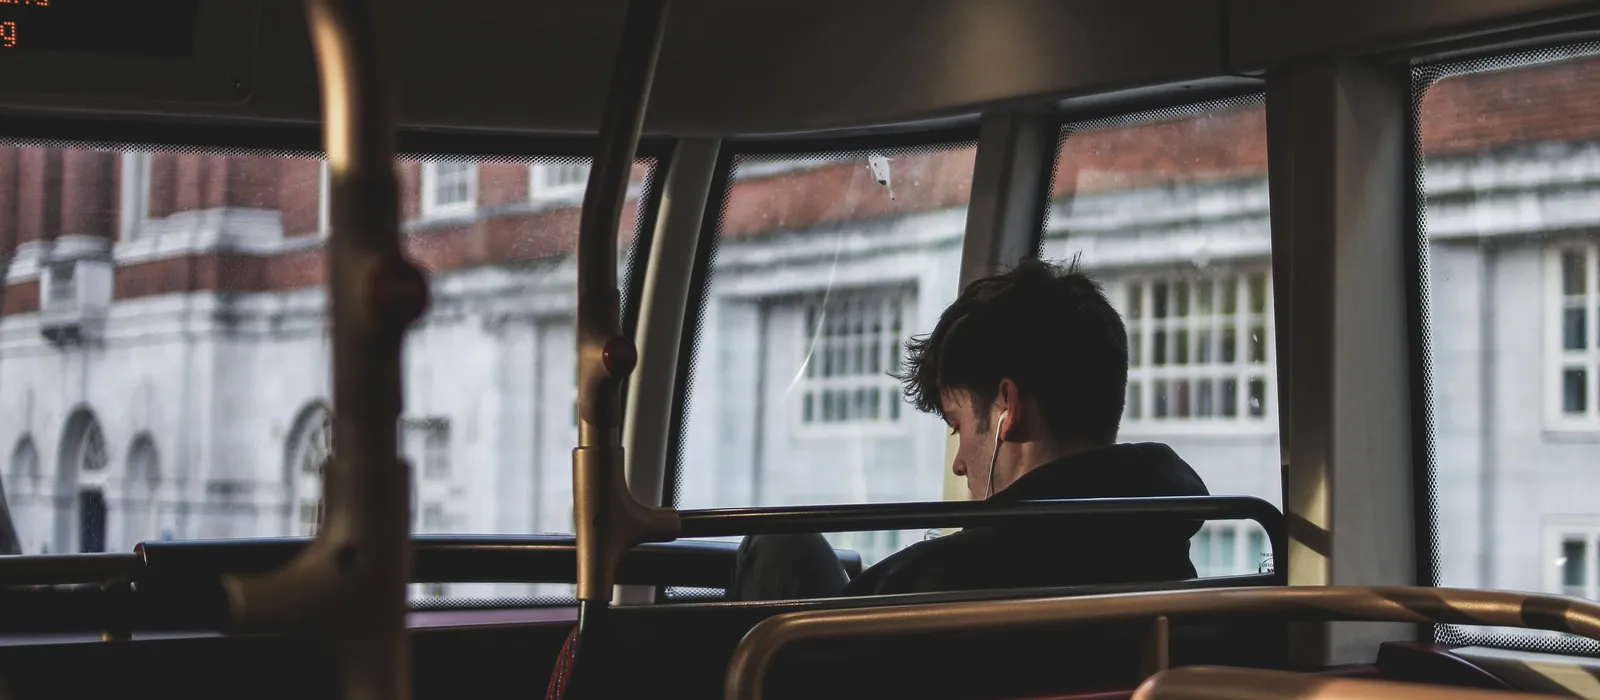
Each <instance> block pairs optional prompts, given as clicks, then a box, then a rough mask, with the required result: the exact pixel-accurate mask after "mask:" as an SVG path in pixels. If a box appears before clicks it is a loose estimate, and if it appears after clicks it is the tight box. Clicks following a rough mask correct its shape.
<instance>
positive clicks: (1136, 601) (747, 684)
mask: <svg viewBox="0 0 1600 700" xmlns="http://www.w3.org/2000/svg"><path fill="white" fill-rule="evenodd" d="M1250 616H1270V617H1273V618H1276V619H1284V620H1302V621H1329V620H1359V621H1368V622H1431V623H1449V624H1462V625H1489V626H1496V627H1522V628H1528V629H1539V630H1549V631H1554V632H1567V633H1571V634H1577V635H1581V636H1584V637H1588V638H1590V639H1600V604H1596V603H1593V602H1590V601H1586V600H1578V599H1575V598H1564V597H1560V596H1551V595H1535V594H1523V593H1510V592H1505V591H1479V590H1469V589H1458V588H1422V587H1400V586H1395V587H1372V588H1367V587H1361V586H1294V587H1276V586H1275V587H1263V588H1233V589H1222V590H1209V591H1162V592H1152V593H1128V594H1121V595H1104V596H1081V597H1073V598H1039V599H1032V600H995V601H981V602H972V603H952V604H947V605H905V606H897V607H879V608H857V609H850V610H822V611H815V612H802V613H788V614H784V615H777V616H774V617H771V618H768V619H767V620H764V621H762V622H761V623H760V624H758V625H756V626H755V627H754V628H753V629H751V630H750V632H749V633H748V634H746V635H745V637H744V639H743V640H741V641H740V642H739V646H738V647H737V648H735V649H734V653H733V659H732V661H731V662H730V663H729V665H728V675H727V684H726V687H725V692H726V697H727V698H728V699H729V700H743V699H745V698H751V699H754V698H760V697H761V691H762V686H763V684H764V683H765V682H766V675H767V671H768V669H769V668H770V667H771V665H772V660H773V659H774V658H775V657H776V656H777V655H778V653H779V652H780V651H782V650H784V649H786V648H788V647H790V646H792V645H794V644H796V643H799V642H815V641H823V640H839V639H866V638H873V639H887V638H904V637H913V636H917V635H924V634H929V633H934V632H986V631H995V630H1001V629H1004V630H1006V631H1007V632H1008V633H1017V632H1029V631H1036V630H1040V629H1049V628H1059V627H1069V626H1072V625H1081V624H1087V623H1096V622H1115V621H1130V620H1143V619H1152V618H1157V617H1166V618H1169V619H1171V620H1172V621H1174V622H1178V621H1191V620H1206V619H1213V620H1214V619H1218V618H1230V617H1250Z"/></svg>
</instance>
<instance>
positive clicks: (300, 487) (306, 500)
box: [289, 405, 333, 536]
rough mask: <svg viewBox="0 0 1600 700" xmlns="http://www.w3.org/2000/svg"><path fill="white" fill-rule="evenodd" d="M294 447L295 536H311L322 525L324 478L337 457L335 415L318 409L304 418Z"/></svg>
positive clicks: (292, 477) (292, 487)
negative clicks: (330, 462)
mask: <svg viewBox="0 0 1600 700" xmlns="http://www.w3.org/2000/svg"><path fill="white" fill-rule="evenodd" d="M294 435H295V438H294V442H293V443H292V444H291V446H290V450H291V452H290V468H291V470H292V472H293V473H291V474H290V475H289V478H290V479H291V481H292V482H293V483H292V486H291V498H292V500H291V504H292V505H291V508H292V512H293V517H294V522H293V524H292V528H291V529H292V532H291V534H294V535H299V536H310V535H315V534H316V533H317V527H318V526H319V525H320V524H321V523H322V476H323V473H324V470H325V468H326V466H327V462H328V458H329V457H330V456H332V455H333V413H332V412H331V411H329V410H328V408H327V407H326V406H322V405H317V406H314V407H313V408H310V409H308V410H307V411H306V412H304V414H303V415H302V417H301V419H300V422H299V424H298V425H297V426H296V428H295V432H294Z"/></svg>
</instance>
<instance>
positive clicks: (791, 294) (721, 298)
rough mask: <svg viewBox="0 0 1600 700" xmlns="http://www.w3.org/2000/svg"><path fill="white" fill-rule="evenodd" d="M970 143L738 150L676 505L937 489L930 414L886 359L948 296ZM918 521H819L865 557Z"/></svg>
mask: <svg viewBox="0 0 1600 700" xmlns="http://www.w3.org/2000/svg"><path fill="white" fill-rule="evenodd" d="M974 152H975V148H974V147H973V146H971V145H969V144H958V145H952V146H949V147H945V148H933V149H923V150H918V151H916V152H886V153H877V154H844V155H834V154H826V153H824V154H817V155H814V156H803V157H797V156H782V157H771V156H757V155H745V156H739V157H738V158H737V161H736V166H735V172H734V176H733V178H732V182H731V187H730V188H729V192H728V193H727V199H726V208H725V212H726V214H725V216H724V217H723V219H722V221H721V228H720V230H719V239H718V245H717V250H716V255H715V258H714V259H713V263H712V270H711V277H710V282H709V286H708V288H707V297H708V298H707V300H706V304H705V310H704V312H703V315H702V316H701V317H700V319H699V326H698V330H699V334H698V343H697V345H696V347H695V354H694V370H693V380H692V386H691V388H690V394H689V401H688V410H687V412H686V417H685V419H684V420H685V421H686V422H685V425H684V428H683V430H684V435H685V443H684V447H683V451H682V456H681V458H680V460H679V462H678V464H679V469H680V471H679V474H678V479H677V483H676V484H672V485H669V491H672V492H673V493H672V494H671V497H672V499H673V501H674V502H675V503H676V504H677V505H678V506H679V507H684V508H701V507H729V506H751V505H783V504H819V503H872V502H886V501H914V500H915V501H920V500H940V499H941V498H942V497H943V495H944V483H945V475H944V472H945V468H944V466H945V462H944V454H945V438H946V433H947V431H946V429H945V426H944V424H943V423H942V422H941V421H940V420H939V419H938V418H936V417H934V416H928V415H924V414H922V413H919V412H916V411H914V410H912V408H911V407H910V406H908V405H906V402H905V399H904V396H903V395H902V393H901V387H900V384H899V382H898V381H896V380H895V379H894V377H893V376H891V375H892V373H893V372H894V371H896V370H898V369H899V368H900V363H901V361H902V357H903V353H904V352H905V342H906V341H907V340H908V339H910V337H911V336H912V335H913V334H920V333H926V332H928V331H929V330H932V328H933V326H934V323H935V322H936V321H937V320H938V317H939V314H940V313H942V312H943V311H944V308H945V306H947V305H948V304H949V303H950V302H951V301H953V300H954V299H955V297H956V292H957V291H958V290H957V286H958V282H959V280H960V267H961V266H960V262H961V241H962V236H963V234H964V233H965V227H966V207H967V200H968V197H969V193H970V191H971V184H972V183H971V179H972V164H973V155H974ZM880 176H886V177H887V178H888V179H889V181H890V184H892V187H893V190H892V192H891V190H890V188H889V186H886V185H885V184H880ZM913 535H914V536H913ZM920 537H921V533H920V532H918V533H841V534H838V535H831V536H830V538H831V539H832V540H833V542H834V544H835V546H840V547H846V548H851V549H856V550H857V551H859V552H860V553H861V554H862V556H863V558H864V559H865V561H866V562H867V563H868V564H871V563H873V562H876V561H878V560H879V559H881V558H882V557H884V556H887V555H888V554H890V553H892V552H894V551H896V550H898V549H900V548H902V547H904V546H907V545H909V544H911V543H912V542H915V541H918V540H919V539H920Z"/></svg>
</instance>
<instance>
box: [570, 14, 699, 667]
mask: <svg viewBox="0 0 1600 700" xmlns="http://www.w3.org/2000/svg"><path fill="white" fill-rule="evenodd" d="M666 17H667V3H666V0H632V2H630V3H629V4H628V9H627V17H626V19H625V20H624V23H623V27H622V35H621V38H620V41H619V43H618V46H617V59H616V64H615V65H614V66H613V67H612V76H611V87H610V91H609V93H608V94H607V95H606V103H605V112H604V113H603V114H602V115H601V122H600V145H599V149H600V151H599V153H598V154H596V156H595V159H594V166H593V168H592V169H591V170H590V171H589V184H588V194H587V195H585V197H584V199H583V213H582V215H581V217H580V219H579V223H578V414H579V417H580V419H581V422H580V425H579V430H578V446H577V448H576V449H574V450H573V452H572V482H573V499H574V500H575V503H574V508H573V510H574V514H575V515H576V520H577V522H576V523H575V526H576V529H577V539H578V600H579V618H578V631H577V636H576V638H575V640H574V642H575V644H576V645H577V646H578V648H582V647H583V645H584V644H585V643H586V642H590V641H593V640H594V639H595V638H596V636H597V634H598V633H597V632H596V631H595V630H596V628H597V627H598V626H599V625H601V624H603V623H602V620H601V619H602V617H603V615H604V611H605V609H606V608H607V606H608V605H609V603H610V601H611V593H612V585H613V584H614V583H615V581H616V570H617V564H618V561H619V560H620V559H621V557H622V554H623V553H624V552H626V551H627V550H628V549H629V548H631V547H632V546H633V545H635V544H638V543H641V542H647V541H652V540H663V539H672V538H673V537H675V536H676V533H677V530H678V520H677V513H676V511H674V510H671V509H663V508H654V507H648V506H645V505H642V504H640V503H639V502H638V501H637V500H635V499H634V497H633V495H632V493H630V492H629V490H628V485H627V480H626V478H625V477H624V475H623V459H622V457H623V455H622V420H621V419H622V388H623V387H624V386H626V385H627V382H628V375H629V373H630V372H632V371H633V368H634V366H635V365H636V364H637V363H638V350H637V349H636V348H635V346H634V344H633V341H631V340H630V339H628V338H627V337H626V336H624V335H623V334H622V323H621V310H620V295H619V294H618V291H617V229H618V227H619V225H620V223H621V219H622V207H623V204H624V201H625V199H626V196H627V190H628V178H629V174H630V173H631V172H632V170H633V160H634V154H635V151H636V150H637V148H638V144H639V132H640V130H641V129H642V128H643V124H644V112H645V105H646V103H647V102H648V101H649V96H650V85H651V82H652V81H653V80H654V78H655V69H656V57H657V56H658V55H659V53H660V49H661V39H662V34H663V30H664V28H665V26H666ZM574 653H576V650H574ZM592 661H593V654H589V655H587V657H586V660H585V663H586V665H587V668H586V669H585V670H584V671H583V672H582V673H575V675H574V678H579V677H593V676H594V671H595V669H594V664H593V663H592ZM575 668H576V667H575Z"/></svg>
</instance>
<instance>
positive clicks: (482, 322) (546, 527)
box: [0, 145, 651, 597]
mask: <svg viewBox="0 0 1600 700" xmlns="http://www.w3.org/2000/svg"><path fill="white" fill-rule="evenodd" d="M396 168H397V173H398V175H399V181H400V190H401V197H402V208H403V216H402V223H401V225H402V228H403V231H404V234H405V245H406V247H407V248H408V250H409V252H410V254H411V255H412V256H413V257H414V258H415V259H416V260H417V261H418V262H419V263H420V264H421V266H422V267H423V268H424V269H425V270H426V271H427V272H428V274H430V275H431V277H432V291H433V301H432V307H431V308H430V310H429V312H428V314H427V315H426V316H425V317H424V318H423V319H421V320H420V321H419V322H418V323H417V324H416V325H415V326H414V327H413V329H412V331H411V334H410V338H409V342H408V345H407V348H406V353H405V381H406V392H407V395H406V406H405V414H404V415H403V416H402V417H401V420H400V423H399V425H398V426H397V433H398V434H397V440H398V447H399V450H400V452H401V453H402V454H403V455H404V456H405V457H406V458H407V460H408V461H409V462H410V464H411V465H412V474H413V477H414V479H415V485H414V489H413V491H414V493H415V495H416V502H415V503H414V504H413V525H414V528H415V529H416V531H418V532H421V533H430V534H437V533H491V534H494V533H506V534H514V533H531V532H571V531H572V523H571V515H570V513H571V503H572V493H571V478H572V477H571V474H572V453H571V451H572V448H573V446H574V445H575V444H576V441H577V433H576V427H575V426H574V425H572V422H571V408H570V407H571V405H572V403H573V398H574V394H575V390H574V383H573V379H572V378H573V376H574V374H575V371H576V364H575V359H574V350H575V347H574V346H575V343H576V341H575V338H574V334H573V323H574V321H573V316H574V309H575V307H576V299H575V291H574V290H575V281H576V270H575V267H574V264H573V258H572V254H573V250H574V245H575V242H576V237H577V221H578V207H579V205H580V203H581V200H582V197H583V191H584V188H585V182H586V177H587V170H588V168H587V163H586V162H584V161H579V160H573V159H554V158H550V159H539V160H535V161H531V162H530V161H526V160H524V161H517V160H515V159H501V160H483V161H474V160H463V159H454V160H451V159H441V160H430V161H419V160H403V161H401V162H399V163H397V165H396ZM650 168H651V162H650V161H641V162H640V163H639V164H638V165H637V167H636V168H635V173H634V183H633V184H634V186H633V188H632V190H631V191H630V195H629V196H630V197H631V198H633V199H634V200H635V201H637V200H640V199H643V197H642V196H641V195H642V194H643V193H644V192H645V191H646V189H645V188H646V187H648V183H649V181H650V180H649V175H650ZM330 186H331V183H330V176H329V173H328V170H327V168H326V165H325V164H324V163H322V162H320V161H318V160H315V159H310V158H298V157H278V156H272V155H267V154H254V155H248V154H239V153H238V152H230V153H201V152H194V151H192V150H190V151H178V150H156V151H154V152H137V151H125V152H114V151H104V150H92V149H73V148H38V147H32V146H28V147H21V146H6V145H0V192H6V193H7V194H6V196H0V261H5V262H6V263H7V264H8V266H7V267H6V268H5V271H6V286H5V288H4V297H3V315H0V338H3V340H0V385H4V386H5V391H3V392H0V445H3V449H4V450H6V454H7V455H9V457H10V460H9V471H7V472H5V473H4V474H0V480H3V483H4V487H5V488H4V493H5V496H6V497H7V498H8V500H9V502H8V504H7V505H9V506H10V513H11V516H12V518H13V520H14V523H15V526H16V529H17V533H18V539H19V541H20V544H21V547H22V550H23V551H24V552H25V553H28V554H35V553H40V552H46V551H48V552H56V553H62V552H76V551H97V550H101V549H103V550H105V551H113V552H127V551H131V549H132V547H133V546H134V544H135V543H138V542H140V541H144V540H155V539H193V538H233V537H269V536H285V535H310V534H312V533H314V532H315V531H316V529H317V527H318V524H319V522H320V521H321V518H322V510H323V509H322V506H321V477H322V473H323V468H324V464H325V462H326V460H327V459H328V458H329V455H330V454H332V453H333V452H334V451H335V450H336V449H337V445H335V444H334V442H333V439H332V432H331V420H332V411H333V406H332V404H331V398H332V397H331V394H330V387H329V384H328V382H329V352H330V345H329V343H330V339H329V335H328V325H327V320H326V311H327V297H326V293H325V290H324V287H323V283H324V279H323V278H324V275H325V264H326V263H325V261H324V257H323V253H324V246H323V243H324V241H325V240H326V236H327V234H328V232H329V230H330V229H331V228H332V227H333V226H334V225H335V222H334V221H333V216H332V211H331V209H330V208H329V207H328V206H327V202H328V199H329V188H330ZM12 191H15V192H16V193H17V195H18V196H17V197H15V198H12V197H10V196H9V194H10V192H12ZM623 218H624V221H623V223H622V231H621V235H622V236H623V238H624V245H623V246H621V247H622V249H623V251H624V253H623V255H624V256H626V255H627V252H626V251H627V250H629V248H630V243H629V242H631V241H632V240H633V239H634V227H635V225H636V224H635V222H636V221H637V220H638V218H639V217H638V216H637V212H636V209H635V208H634V207H630V208H629V209H628V210H627V211H626V213H625V215H624V217H623ZM619 263H620V264H626V260H621V261H619ZM623 278H624V279H626V276H624V277H623ZM415 590H416V593H417V595H418V596H424V595H425V596H438V595H444V594H445V592H446V589H445V588H443V587H440V586H419V587H416V589H415ZM561 591H566V592H570V586H565V587H562V586H555V587H546V588H538V589H529V587H518V586H511V585H502V584H495V585H486V584H458V585H453V586H450V587H449V588H448V593H449V595H452V596H472V597H496V596H510V595H515V596H531V595H536V594H547V593H549V594H553V593H559V592H561Z"/></svg>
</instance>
